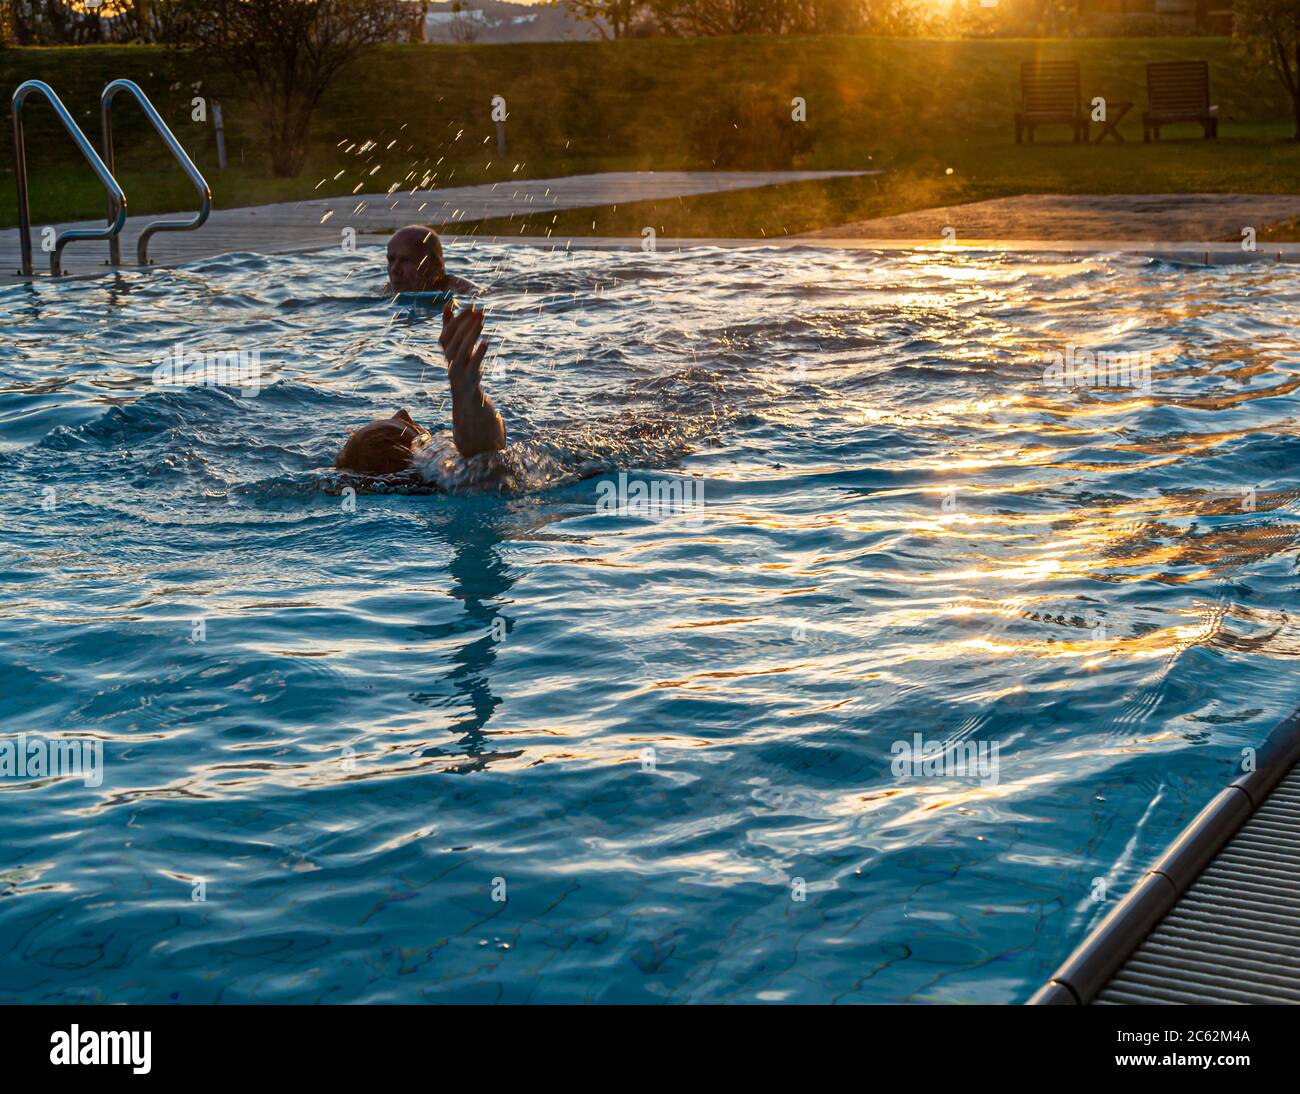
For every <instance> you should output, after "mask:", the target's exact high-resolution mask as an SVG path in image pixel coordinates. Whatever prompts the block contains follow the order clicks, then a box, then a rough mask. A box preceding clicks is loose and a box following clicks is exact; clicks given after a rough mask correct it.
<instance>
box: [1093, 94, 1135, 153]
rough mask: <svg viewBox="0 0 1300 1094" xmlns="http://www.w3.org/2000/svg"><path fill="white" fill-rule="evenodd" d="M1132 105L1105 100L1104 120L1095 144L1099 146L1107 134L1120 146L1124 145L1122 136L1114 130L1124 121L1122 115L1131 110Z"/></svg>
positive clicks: (1115, 100)
mask: <svg viewBox="0 0 1300 1094" xmlns="http://www.w3.org/2000/svg"><path fill="white" fill-rule="evenodd" d="M1133 105H1134V104H1133V103H1130V102H1125V101H1124V100H1123V99H1107V100H1106V120H1105V121H1104V122H1102V123H1101V132H1100V133H1098V134H1097V140H1096V142H1095V143H1097V144H1101V142H1102V141H1104V140H1105V139H1106V134H1107V133H1109V134H1110V135H1111V136H1112V137H1114V138H1115V140H1117V141H1118V142H1119V143H1120V144H1123V143H1124V135H1123V134H1122V133H1121V132H1120V131H1119V130H1118V129H1116V128H1115V126H1117V125H1119V123H1120V122H1122V121H1123V120H1124V115H1125V114H1127V113H1128V112H1129V111H1130V110H1132V109H1133Z"/></svg>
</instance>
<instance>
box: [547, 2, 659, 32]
mask: <svg viewBox="0 0 1300 1094" xmlns="http://www.w3.org/2000/svg"><path fill="white" fill-rule="evenodd" d="M562 2H563V4H564V6H565V7H566V8H567V9H568V11H569V14H570V15H572V16H573V17H574V18H575V19H581V20H582V21H583V22H587V23H591V24H592V25H593V26H595V28H596V29H597V30H598V31H600V36H601V37H602V38H623V37H625V36H626V35H627V32H628V29H629V28H630V27H631V26H632V24H633V23H635V22H636V20H637V17H638V16H639V15H641V13H642V12H643V11H644V10H645V8H646V3H647V0H562Z"/></svg>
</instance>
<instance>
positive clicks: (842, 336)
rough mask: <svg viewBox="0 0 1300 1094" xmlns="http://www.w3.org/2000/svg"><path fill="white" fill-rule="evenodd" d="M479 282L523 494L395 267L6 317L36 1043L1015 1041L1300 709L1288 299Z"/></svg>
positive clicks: (16, 673)
mask: <svg viewBox="0 0 1300 1094" xmlns="http://www.w3.org/2000/svg"><path fill="white" fill-rule="evenodd" d="M448 250H449V259H450V262H451V265H452V267H453V269H454V271H455V272H457V273H464V274H467V275H468V276H470V277H472V278H473V279H475V280H477V281H479V282H481V283H484V284H487V285H490V287H491V294H490V301H491V304H492V307H491V311H490V314H489V328H490V333H491V334H492V336H493V337H494V339H495V341H496V344H497V347H498V349H499V353H497V355H496V357H495V363H490V364H489V378H488V380H487V386H488V388H489V390H490V391H491V393H492V394H493V396H494V398H495V399H496V401H497V403H498V405H499V406H500V407H501V409H502V411H503V413H504V414H505V417H506V420H507V424H508V427H509V430H510V433H511V438H512V440H513V441H514V442H515V443H516V445H517V446H518V447H517V449H516V452H517V455H518V460H517V464H516V466H517V469H518V472H519V473H518V475H517V477H516V478H515V479H514V480H513V481H512V483H511V484H510V486H511V488H510V489H509V490H507V491H504V492H500V491H498V492H494V491H492V490H484V489H477V490H476V489H473V488H472V484H469V486H468V488H465V489H461V492H459V493H453V494H448V493H445V492H437V491H431V490H416V491H412V490H410V489H404V490H401V491H395V492H391V493H368V492H365V491H364V490H363V491H360V492H357V493H355V494H353V493H351V492H349V491H348V490H347V489H346V487H347V485H348V482H347V480H346V479H344V478H343V477H341V476H340V475H338V474H337V473H335V472H334V471H332V470H331V469H330V466H329V465H330V463H331V461H332V459H333V456H334V453H335V452H336V451H337V449H338V447H339V445H340V444H341V442H342V440H343V438H344V437H345V436H346V431H347V429H348V428H349V427H355V426H356V425H359V424H361V423H363V422H365V421H367V420H368V419H369V418H371V417H373V416H375V415H378V414H383V415H387V414H390V413H392V412H393V411H395V410H396V409H398V408H399V407H402V406H405V407H407V408H409V409H410V410H411V412H412V414H413V415H414V416H415V418H416V419H417V420H418V421H420V422H422V423H424V424H427V425H434V424H439V423H445V420H446V414H447V412H448V407H447V404H446V401H445V398H444V389H443V384H442V381H441V365H440V358H439V356H438V348H437V338H436V326H433V325H431V324H430V317H429V315H428V313H427V310H422V309H421V308H420V307H418V306H412V307H406V306H400V307H396V308H395V307H393V306H391V305H390V304H389V303H387V302H385V301H383V300H382V299H379V298H377V297H376V296H375V295H374V290H376V289H377V288H378V286H379V283H380V282H381V281H382V271H381V270H380V266H381V262H380V260H379V258H378V254H377V252H375V251H372V250H363V251H361V252H360V253H358V254H356V255H350V256H348V255H307V256H298V257H287V258H285V257H281V258H266V257H259V256H253V255H235V256H228V257H225V258H222V259H215V260H209V261H204V262H199V263H195V264H193V265H191V266H188V267H185V268H181V269H176V270H160V271H156V272H151V273H147V274H138V273H127V274H122V275H119V276H115V277H112V278H100V279H96V280H90V281H75V282H67V283H63V284H58V285H48V284H44V285H37V286H35V287H27V286H20V287H11V288H6V289H4V290H0V331H2V332H3V335H2V336H0V337H2V341H0V384H2V386H3V395H2V396H0V422H2V423H3V429H2V431H0V435H2V437H3V446H4V447H3V449H2V450H0V472H2V473H3V487H2V490H0V493H2V494H3V507H4V513H5V520H4V522H3V534H2V536H0V549H2V550H3V561H2V562H0V569H2V570H3V575H4V577H3V593H2V594H0V709H2V712H3V717H2V721H0V727H2V732H3V734H4V735H6V736H8V737H12V736H14V735H18V734H24V735H26V737H27V738H29V739H51V738H57V739H60V740H67V741H81V742H99V746H100V747H101V748H102V761H103V768H102V776H103V777H102V783H101V784H100V785H91V784H92V783H93V782H94V780H91V779H85V778H83V779H78V778H75V777H62V778H50V777H33V776H32V775H30V774H29V775H28V776H27V777H22V778H20V777H9V778H0V830H2V831H3V832H4V833H5V838H4V840H3V842H2V844H0V846H2V847H3V851H2V852H0V854H2V858H0V897H2V899H0V999H3V1000H4V1001H7V1002H13V1001H22V1002H29V1003H32V1002H60V1001H103V1002H168V1001H175V1002H181V1003H199V1002H213V1001H221V1002H252V1001H261V1002H310V1001H323V1002H419V1001H478V1002H495V1001H502V1002H525V1001H527V1002H578V1001H605V1002H615V1001H617V1002H684V1001H698V1002H706V1001H707V1002H719V1001H755V1002H757V1001H790V1002H829V1001H835V1002H899V1001H911V1002H917V1001H927V1002H956V1001H986V1002H1019V1001H1023V1000H1024V999H1025V998H1027V997H1028V996H1029V995H1030V994H1031V993H1032V991H1033V990H1034V988H1035V987H1037V985H1038V984H1039V983H1040V982H1041V981H1042V980H1043V979H1044V978H1045V977H1046V976H1047V975H1049V974H1050V972H1051V971H1052V969H1053V968H1054V967H1055V966H1056V964H1057V963H1058V962H1059V960H1060V959H1061V958H1062V957H1063V956H1064V955H1065V954H1066V953H1067V952H1068V951H1069V949H1070V948H1071V946H1072V945H1073V944H1074V943H1076V942H1077V941H1078V940H1079V939H1080V938H1082V936H1083V935H1084V933H1085V932H1086V931H1087V929H1088V927H1089V926H1090V925H1091V924H1093V923H1095V922H1096V920H1097V919H1098V918H1100V916H1101V915H1102V914H1104V912H1105V910H1106V909H1107V908H1108V907H1113V904H1114V902H1115V901H1116V900H1118V899H1119V898H1120V897H1122V896H1123V894H1124V892H1125V890H1126V889H1127V887H1128V886H1129V884H1131V882H1132V881H1133V880H1134V879H1135V878H1136V877H1137V876H1138V875H1139V874H1140V872H1141V871H1142V870H1143V868H1144V867H1146V866H1147V865H1149V863H1150V862H1151V860H1152V859H1153V858H1154V857H1155V856H1156V855H1157V854H1158V853H1159V852H1160V851H1161V850H1162V849H1163V848H1164V846H1165V845H1166V844H1167V843H1168V841H1169V840H1170V839H1171V838H1172V837H1173V836H1174V835H1176V834H1177V832H1178V831H1179V829H1180V828H1181V826H1182V825H1183V824H1184V823H1185V822H1186V821H1187V820H1188V819H1189V818H1190V817H1191V815H1192V814H1193V813H1194V812H1195V811H1196V810H1197V809H1199V807H1200V806H1201V805H1202V804H1204V802H1205V801H1207V800H1208V799H1209V798H1210V796H1211V795H1212V794H1213V793H1214V792H1215V791H1216V790H1217V789H1218V788H1219V786H1220V785H1221V784H1222V783H1223V782H1224V781H1226V780H1227V779H1229V778H1231V777H1232V775H1233V774H1234V773H1235V767H1234V765H1236V764H1238V763H1239V762H1240V760H1241V757H1242V749H1243V748H1249V747H1251V746H1255V745H1258V744H1259V743H1260V742H1261V741H1262V740H1263V739H1264V738H1265V737H1266V736H1267V734H1268V731H1269V730H1270V729H1271V728H1272V726H1273V725H1274V724H1275V723H1276V722H1277V721H1278V720H1279V719H1280V718H1282V717H1283V716H1284V715H1286V714H1288V713H1289V712H1290V711H1291V709H1292V708H1293V706H1294V702H1295V693H1296V687H1295V673H1294V669H1295V659H1296V657H1297V655H1298V654H1300V627H1298V626H1297V623H1296V621H1295V614H1296V607H1297V595H1296V593H1297V578H1296V566H1295V558H1296V556H1295V545H1296V538H1297V531H1298V530H1300V529H1298V528H1297V520H1296V511H1297V502H1296V498H1297V486H1296V477H1295V474H1294V466H1295V461H1296V458H1297V455H1298V454H1300V441H1298V440H1297V436H1296V428H1297V427H1296V413H1295V410H1296V401H1295V395H1294V389H1295V387H1296V385H1297V382H1300V381H1298V378H1297V373H1298V371H1300V341H1298V339H1297V335H1296V320H1297V316H1300V271H1298V270H1297V269H1296V268H1295V267H1285V266H1284V267H1279V266H1263V265H1260V266H1241V267H1226V268H1203V267H1191V266H1180V265H1176V264H1170V263H1163V262H1159V261H1154V260H1148V259H1143V258H1140V257H1134V256H1093V257H1087V258H1078V259H1063V258H1061V257H1059V256H1050V255H1037V256H1025V255H1008V254H966V253H953V254H939V253H929V254H893V255H880V254H872V253H864V252H854V251H837V250H815V249H789V250H783V249H777V248H772V249H736V250H715V249H700V250H696V251H687V252H682V253H673V254H669V253H660V254H642V253H640V252H638V251H612V250H604V251H602V250H584V251H576V250H575V251H573V252H571V253H565V252H563V251H560V252H557V253H549V252H547V251H545V250H541V249H535V248H530V247H526V246H497V245H480V246H478V247H476V248H474V249H473V250H472V252H471V251H470V250H469V249H468V244H466V243H464V242H457V241H453V242H451V243H450V244H449V248H448ZM178 343H179V344H181V345H183V346H184V347H186V349H187V352H192V353H199V354H204V353H229V352H243V353H245V354H246V355H250V357H249V359H251V354H253V352H254V351H256V353H257V354H258V358H257V360H258V361H259V362H260V367H261V370H262V371H261V375H260V379H259V382H258V384H257V385H256V392H255V393H254V392H253V391H251V390H250V391H249V393H248V394H247V395H243V394H241V393H240V391H239V390H237V389H235V388H231V387H194V388H178V389H175V390H162V389H160V388H158V387H156V386H154V385H153V384H152V382H151V379H152V376H153V373H154V370H155V369H156V367H157V363H158V361H159V360H160V359H162V358H163V357H164V355H166V354H168V353H169V352H173V347H174V346H175V345H177V344H178ZM1098 350H1100V351H1114V354H1115V355H1114V356H1105V357H1103V358H1102V359H1101V360H1102V361H1103V362H1104V363H1105V364H1106V365H1107V368H1108V370H1109V371H1108V372H1107V382H1106V383H1105V384H1098V383H1097V382H1096V373H1095V363H1096V361H1097V358H1095V357H1091V358H1090V357H1088V356H1087V354H1089V353H1096V352H1097V351H1098ZM1055 355H1060V356H1059V357H1058V356H1055ZM1080 362H1084V363H1086V368H1085V367H1083V366H1082V365H1081V366H1080V367H1079V368H1078V370H1077V371H1075V372H1073V373H1070V374H1069V375H1066V376H1065V377H1064V379H1062V375H1061V374H1062V368H1061V366H1062V365H1065V366H1069V367H1073V366H1074V365H1076V364H1078V363H1080ZM1053 366H1055V367H1056V371H1055V372H1054V373H1051V374H1050V375H1049V374H1048V373H1047V372H1046V369H1047V368H1049V367H1053ZM1117 368H1119V369H1121V370H1126V371H1123V374H1122V375H1121V376H1119V379H1121V380H1123V381H1125V382H1124V383H1110V382H1109V381H1110V380H1112V379H1115V378H1116V369H1117ZM1066 371H1067V372H1068V368H1067V370H1066ZM620 472H622V473H623V477H622V478H621V479H620V477H619V474H620ZM637 484H641V487H642V489H641V492H640V493H639V494H638V492H637ZM453 485H456V486H458V487H465V486H466V484H464V483H453ZM647 497H649V498H651V499H652V504H649V505H641V504H637V503H636V502H637V499H638V498H640V499H642V500H644V499H645V498H647ZM611 498H613V499H614V501H615V502H616V504H614V505H606V504H603V503H604V502H605V501H608V500H609V499H611ZM624 503H626V504H624ZM958 745H960V746H961V749H966V751H965V755H966V756H967V758H968V759H969V758H971V757H973V758H974V766H973V767H972V766H967V767H964V768H963V767H961V766H960V765H955V766H954V765H953V764H950V763H948V762H947V761H948V759H949V758H950V757H952V756H954V755H957V756H960V755H961V749H959V748H957V747H956V746H958ZM918 746H919V748H920V751H921V754H922V756H931V753H932V752H933V751H934V749H935V748H936V747H937V748H938V749H939V756H940V759H939V760H938V761H937V762H935V763H934V764H932V765H930V766H929V767H927V766H926V765H925V764H924V763H914V764H912V765H911V766H908V762H907V761H908V757H909V756H910V757H912V759H918V757H917V755H916V752H915V750H916V748H917V747H918ZM966 746H970V747H969V748H966ZM909 750H912V751H909ZM927 750H928V751H927ZM199 897H201V898H202V899H196V898H199ZM502 898H504V899H502Z"/></svg>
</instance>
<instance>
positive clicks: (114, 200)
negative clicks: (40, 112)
mask: <svg viewBox="0 0 1300 1094" xmlns="http://www.w3.org/2000/svg"><path fill="white" fill-rule="evenodd" d="M33 92H39V93H40V94H41V95H44V96H45V98H46V100H47V101H48V102H49V104H50V106H52V107H53V108H54V113H55V114H56V115H57V117H58V119H59V121H60V122H62V123H63V128H64V129H66V130H67V131H68V136H70V137H71V138H72V140H73V143H74V144H76V146H77V147H78V148H79V149H80V150H81V154H82V155H83V156H85V158H86V162H87V163H88V164H90V168H91V170H92V171H94V172H95V174H96V175H98V176H99V181H100V182H101V183H103V186H104V189H105V190H107V191H108V195H109V208H110V215H109V222H108V224H107V226H105V227H103V228H69V229H67V230H66V231H64V232H62V233H61V234H60V235H58V236H56V237H55V240H54V250H53V251H52V252H51V254H50V274H51V276H53V277H58V276H59V275H60V274H61V273H62V272H63V271H62V256H63V248H64V247H66V246H67V245H68V244H69V243H71V242H72V241H73V240H76V239H116V238H117V234H118V232H120V231H121V230H122V225H124V224H125V223H126V195H125V194H124V193H123V192H122V187H121V186H119V185H118V182H117V179H115V178H114V177H113V172H112V171H110V170H109V168H108V167H107V165H106V164H105V163H104V161H103V160H101V159H100V158H99V153H98V152H96V151H95V146H94V145H93V144H91V143H90V141H88V140H87V139H86V134H85V133H83V132H82V131H81V127H80V126H79V125H78V124H77V123H76V121H74V120H73V117H72V115H71V114H69V113H68V108H67V107H66V106H64V105H63V101H62V100H61V99H60V98H59V97H58V96H57V95H56V94H55V93H54V88H52V87H50V85H49V84H47V83H45V82H44V81H43V80H27V81H25V82H23V83H21V84H19V85H18V87H17V89H16V90H15V91H14V93H13V98H12V99H11V100H10V102H11V105H12V110H13V123H14V169H15V170H14V173H15V175H16V176H17V180H18V229H19V242H20V243H21V245H22V254H23V268H22V274H23V276H24V277H31V276H32V275H33V270H32V214H31V210H30V209H29V208H28V204H27V150H26V148H25V147H24V145H23V103H24V102H26V100H27V96H28V95H31V94H32V93H33ZM113 209H116V215H113V213H112V212H111V210H113Z"/></svg>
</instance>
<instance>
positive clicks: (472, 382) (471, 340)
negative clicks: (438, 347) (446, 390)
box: [439, 303, 506, 457]
mask: <svg viewBox="0 0 1300 1094" xmlns="http://www.w3.org/2000/svg"><path fill="white" fill-rule="evenodd" d="M482 333H483V309H482V308H477V307H474V306H473V305H470V306H469V307H468V308H465V309H463V310H462V311H461V313H460V314H459V315H453V314H452V306H451V304H450V303H447V304H444V305H443V309H442V336H441V338H440V339H439V341H440V342H441V343H442V353H443V356H444V357H446V359H447V381H448V383H449V384H450V386H451V423H452V439H453V440H454V441H455V442H456V448H457V450H458V451H459V452H460V454H461V455H462V456H466V457H469V456H477V455H478V454H479V453H480V452H499V451H500V450H501V449H503V448H505V446H506V427H505V423H504V422H502V421H501V415H500V414H498V413H497V409H496V407H494V406H493V405H492V400H491V399H489V398H488V397H487V394H486V393H485V392H484V391H483V387H482V378H483V358H484V356H485V355H486V354H487V349H488V341H487V339H486V338H480V337H479V336H480V335H481V334H482Z"/></svg>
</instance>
